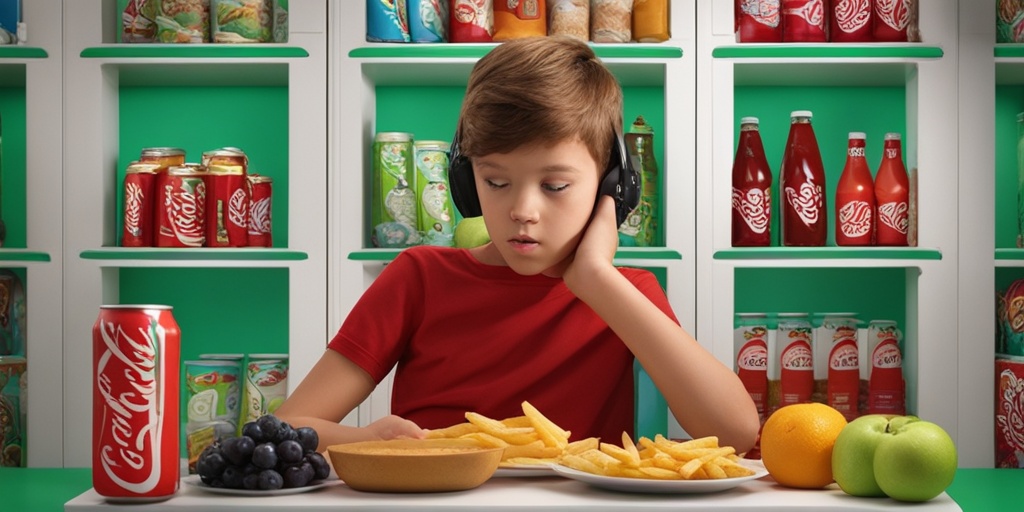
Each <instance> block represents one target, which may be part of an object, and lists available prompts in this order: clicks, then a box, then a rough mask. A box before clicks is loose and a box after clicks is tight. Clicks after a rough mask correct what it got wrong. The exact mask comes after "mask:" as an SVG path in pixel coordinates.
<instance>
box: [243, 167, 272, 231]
mask: <svg viewBox="0 0 1024 512" xmlns="http://www.w3.org/2000/svg"><path fill="white" fill-rule="evenodd" d="M273 181H274V180H272V179H271V178H270V177H269V176H260V175H259V174H250V175H249V185H250V187H251V188H252V193H251V197H250V200H249V246H250V247H272V246H273V245H274V243H273V239H272V238H271V228H272V227H273V226H272V223H271V218H270V198H271V192H272V190H271V187H272V185H273Z"/></svg>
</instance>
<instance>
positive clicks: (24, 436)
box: [0, 356, 28, 467]
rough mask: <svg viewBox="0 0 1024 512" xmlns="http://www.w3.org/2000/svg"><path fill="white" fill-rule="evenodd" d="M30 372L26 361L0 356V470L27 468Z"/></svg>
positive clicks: (18, 357)
mask: <svg viewBox="0 0 1024 512" xmlns="http://www.w3.org/2000/svg"><path fill="white" fill-rule="evenodd" d="M27 368H28V365H27V362H26V360H25V358H24V357H21V356H0V467H25V466H26V465H27V461H28V457H27V455H28V453H27V452H26V448H27V447H28V442H27V441H28V429H27V426H26V424H25V419H26V418H25V416H26V415H25V413H26V411H27V410H28V407H27V406H28V404H27V403H25V399H26V395H27V393H26V385H25V384H26V382H27V378H26V376H27V373H26V369H27Z"/></svg>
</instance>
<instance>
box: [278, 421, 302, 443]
mask: <svg viewBox="0 0 1024 512" xmlns="http://www.w3.org/2000/svg"><path fill="white" fill-rule="evenodd" d="M298 438H299V435H298V434H297V433H296V432H295V429H293V428H292V426H291V425H289V424H287V423H285V422H281V424H280V425H278V427H277V430H276V431H275V432H274V442H275V443H277V444H281V443H283V442H285V441H294V440H296V439H298ZM300 448H301V447H300Z"/></svg>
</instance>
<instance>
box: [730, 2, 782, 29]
mask: <svg viewBox="0 0 1024 512" xmlns="http://www.w3.org/2000/svg"><path fill="white" fill-rule="evenodd" d="M780 4H781V2H780V0H740V12H742V13H743V14H746V15H747V16H750V17H751V18H753V19H754V21H756V22H758V23H760V24H762V25H766V26H769V27H772V28H775V27H777V26H779V21H781V20H782V13H781V10H780V9H779V7H780Z"/></svg>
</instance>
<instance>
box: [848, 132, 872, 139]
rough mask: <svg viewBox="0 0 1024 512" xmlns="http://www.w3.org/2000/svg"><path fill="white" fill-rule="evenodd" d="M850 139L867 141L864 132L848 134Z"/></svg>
mask: <svg viewBox="0 0 1024 512" xmlns="http://www.w3.org/2000/svg"><path fill="white" fill-rule="evenodd" d="M850 138H851V139H861V140H864V139H867V138H868V136H867V134H865V133H864V132H850Z"/></svg>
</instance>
